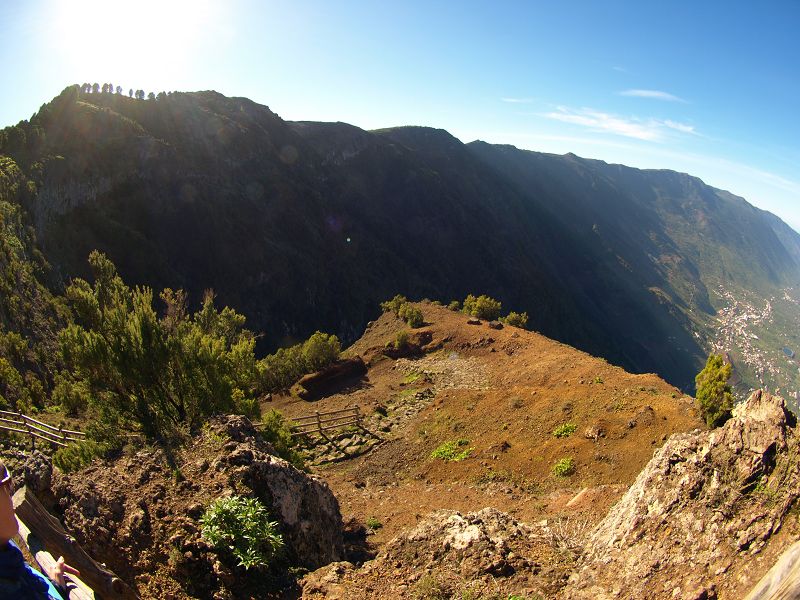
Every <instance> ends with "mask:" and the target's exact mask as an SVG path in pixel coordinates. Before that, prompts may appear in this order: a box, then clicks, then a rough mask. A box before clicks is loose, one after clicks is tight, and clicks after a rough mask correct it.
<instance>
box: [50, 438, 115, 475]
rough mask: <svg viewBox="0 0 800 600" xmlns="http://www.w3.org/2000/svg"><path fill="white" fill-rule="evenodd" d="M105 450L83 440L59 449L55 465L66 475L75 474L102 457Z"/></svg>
mask: <svg viewBox="0 0 800 600" xmlns="http://www.w3.org/2000/svg"><path fill="white" fill-rule="evenodd" d="M104 452H105V448H104V446H103V445H102V444H98V443H97V442H95V441H93V440H83V441H80V442H75V443H72V444H69V445H68V446H65V447H64V448H59V449H58V450H56V451H55V453H54V454H53V464H54V465H55V466H57V467H58V468H59V469H61V471H63V472H64V473H74V472H75V471H80V470H81V469H82V468H83V467H85V466H87V465H88V464H89V463H91V462H92V461H93V460H94V459H95V458H98V457H100V456H102V455H103V454H104Z"/></svg>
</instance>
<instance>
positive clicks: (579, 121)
mask: <svg viewBox="0 0 800 600" xmlns="http://www.w3.org/2000/svg"><path fill="white" fill-rule="evenodd" d="M542 116H544V117H547V118H548V119H553V120H555V121H561V122H563V123H571V124H573V125H581V126H583V127H586V128H588V129H589V130H590V131H594V132H597V133H610V134H613V135H619V136H623V137H628V138H633V139H637V140H644V141H647V142H661V141H664V140H665V139H666V138H667V137H668V134H669V133H670V131H674V132H678V133H685V134H694V135H697V132H696V131H695V129H694V126H693V125H686V124H684V123H678V122H676V121H670V120H667V121H662V120H659V119H640V118H638V117H631V118H626V117H620V116H618V115H612V114H609V113H605V112H601V111H598V110H593V109H590V108H581V109H573V108H567V107H564V106H559V107H558V108H557V109H556V110H555V111H551V112H549V113H545V114H544V115H542Z"/></svg>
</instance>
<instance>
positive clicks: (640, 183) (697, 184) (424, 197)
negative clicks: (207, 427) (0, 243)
mask: <svg viewBox="0 0 800 600" xmlns="http://www.w3.org/2000/svg"><path fill="white" fill-rule="evenodd" d="M3 132H4V133H3V135H0V153H2V154H7V155H9V156H11V157H12V158H13V159H14V160H15V161H16V162H17V163H18V165H20V168H21V169H22V170H23V171H24V172H25V175H26V178H27V179H28V180H30V181H32V182H33V183H34V186H35V188H36V191H35V193H33V194H32V195H31V197H29V198H25V199H23V198H21V197H17V198H16V202H17V203H19V204H20V205H21V206H24V208H25V210H26V211H27V212H28V213H29V215H30V220H31V221H32V222H33V223H34V225H35V228H36V232H37V236H38V239H39V242H40V246H41V248H42V250H43V252H44V254H45V256H46V257H47V258H48V260H49V261H50V263H51V264H52V265H53V273H54V276H53V278H52V281H51V283H52V285H54V286H56V287H58V286H59V285H62V284H63V282H64V281H66V280H67V279H69V278H70V277H73V276H76V275H77V276H85V275H86V269H87V267H86V256H87V255H88V252H89V251H90V250H92V249H94V248H99V249H101V250H103V251H104V252H106V253H107V254H108V255H109V256H110V257H111V258H112V260H114V262H115V263H116V264H117V265H118V267H119V269H120V272H121V273H123V274H124V275H125V278H126V280H129V281H131V282H132V283H140V284H147V285H150V286H152V287H154V288H157V289H158V288H161V287H184V288H186V289H187V290H188V291H189V292H190V298H194V299H195V301H197V300H199V298H200V296H201V293H202V290H203V289H206V288H214V289H215V290H216V291H217V293H218V294H219V296H220V299H221V301H222V302H223V303H225V304H229V305H232V306H234V307H236V308H237V309H239V310H241V311H243V312H244V313H245V314H247V315H248V317H249V318H250V319H251V324H252V327H253V328H254V329H256V330H258V331H263V332H265V334H266V337H265V338H264V339H263V340H262V345H263V347H264V348H265V349H269V348H274V347H275V346H276V345H278V344H283V343H287V342H289V341H293V340H296V339H299V338H302V337H304V336H306V335H308V333H310V332H311V331H313V330H315V329H328V330H333V331H334V332H336V333H337V334H339V335H340V336H342V337H343V338H344V339H345V340H346V341H351V340H353V339H355V337H357V336H358V334H359V333H360V331H361V330H362V328H363V325H364V324H365V323H366V322H367V321H368V320H371V319H372V318H374V316H375V314H376V311H377V309H376V307H377V303H378V301H380V300H382V299H386V298H388V297H391V296H393V295H394V294H395V293H397V292H401V293H405V294H406V295H409V296H412V297H424V296H427V297H433V298H441V299H443V300H444V299H448V298H453V297H456V298H461V297H464V296H465V295H466V294H467V293H471V292H476V293H488V294H490V295H493V296H495V297H498V298H499V299H501V300H502V301H503V302H504V306H505V307H507V308H509V309H513V310H520V311H521V310H527V311H528V313H529V314H530V315H531V325H532V326H533V327H534V328H535V329H537V330H539V331H542V333H544V334H546V335H548V336H550V337H553V338H556V339H559V340H561V341H565V342H567V343H571V344H573V345H576V346H577V347H579V348H581V349H584V350H586V351H589V352H590V353H592V354H596V355H601V356H604V357H606V358H607V359H608V360H611V361H613V362H617V363H619V364H621V365H623V366H625V367H626V368H630V369H632V370H634V371H638V372H646V371H655V372H658V373H660V374H662V375H663V376H665V377H666V378H667V379H668V380H669V381H671V382H673V383H675V384H678V385H679V386H680V387H682V388H684V389H688V388H690V387H691V385H692V378H693V374H694V372H696V370H697V368H698V366H699V365H700V361H701V360H702V358H703V355H704V354H705V353H706V351H707V349H708V347H709V340H710V338H711V337H712V336H713V332H714V330H715V325H714V320H715V319H716V317H715V312H716V310H718V309H719V307H720V305H721V304H720V302H721V301H720V299H719V297H718V293H717V292H716V291H715V290H716V286H717V285H718V284H719V283H720V282H722V283H724V284H725V285H728V286H732V287H734V288H737V289H738V288H741V289H755V290H759V293H760V294H761V295H763V296H765V297H766V296H767V295H768V294H770V293H773V292H774V293H775V294H777V293H778V292H779V290H780V289H782V288H784V287H791V286H793V285H795V284H796V283H797V282H798V281H800V268H798V264H800V236H798V235H797V234H796V232H794V231H793V230H791V228H789V227H788V225H786V224H785V223H783V222H782V221H780V220H779V219H778V217H775V216H774V215H769V213H766V212H765V211H761V210H760V209H756V208H755V207H752V206H750V205H749V204H747V203H746V201H745V200H743V199H738V200H734V198H738V197H735V196H733V195H732V194H730V195H729V194H728V193H727V192H723V191H721V190H716V189H715V188H711V187H709V186H705V184H703V183H702V181H700V180H699V179H697V178H694V177H692V176H689V175H685V174H680V173H677V172H671V171H669V170H646V171H642V170H637V169H632V168H630V167H624V166H621V165H609V164H608V163H604V162H603V161H596V160H593V159H582V158H579V157H576V156H575V155H569V154H568V155H564V156H557V155H551V154H544V153H535V152H533V151H527V150H519V149H515V148H513V147H512V146H508V145H504V146H492V145H488V144H485V143H484V142H471V143H469V144H463V143H462V142H460V141H459V140H458V139H457V138H455V137H453V136H452V135H451V134H449V133H447V132H445V131H444V130H438V129H435V128H427V127H419V126H403V127H392V128H386V129H380V130H375V131H365V130H362V129H359V128H357V127H354V126H352V125H347V124H343V123H315V122H288V121H284V120H283V119H281V118H280V117H279V116H278V115H277V114H275V113H274V112H272V111H271V110H270V109H269V108H268V107H266V106H263V105H260V104H257V103H255V102H253V101H251V100H248V99H246V98H227V97H225V96H223V95H222V94H219V93H217V92H214V91H206V92H188V93H173V94H170V95H165V96H164V97H162V98H160V99H158V100H152V101H142V100H134V99H130V98H127V97H124V96H118V95H112V94H81V93H79V91H78V90H77V89H76V88H67V89H66V90H65V91H64V92H63V93H62V94H61V95H60V96H59V97H58V98H56V99H55V100H54V101H53V102H51V103H49V104H47V105H45V106H43V107H42V109H41V110H40V111H39V112H38V113H37V114H36V115H35V116H34V118H33V119H32V120H31V122H30V123H27V124H21V125H19V126H17V127H12V128H6V129H5V130H3ZM19 132H22V133H23V134H24V135H23V136H22V137H24V140H22V141H20V133H19ZM33 132H38V133H36V134H35V135H34V134H33ZM37 165H38V166H37ZM654 186H655V187H654ZM739 200H741V201H742V202H745V204H744V205H742V204H741V203H740V202H739ZM748 207H749V208H748ZM767 215H769V216H767Z"/></svg>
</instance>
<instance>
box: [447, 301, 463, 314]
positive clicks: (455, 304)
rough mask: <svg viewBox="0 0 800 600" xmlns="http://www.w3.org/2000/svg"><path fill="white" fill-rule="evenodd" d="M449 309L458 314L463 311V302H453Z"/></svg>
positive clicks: (448, 306)
mask: <svg viewBox="0 0 800 600" xmlns="http://www.w3.org/2000/svg"><path fill="white" fill-rule="evenodd" d="M447 308H449V309H450V310H452V311H453V312H458V311H460V310H461V302H459V301H458V300H453V301H452V302H451V303H450V304H448V305H447Z"/></svg>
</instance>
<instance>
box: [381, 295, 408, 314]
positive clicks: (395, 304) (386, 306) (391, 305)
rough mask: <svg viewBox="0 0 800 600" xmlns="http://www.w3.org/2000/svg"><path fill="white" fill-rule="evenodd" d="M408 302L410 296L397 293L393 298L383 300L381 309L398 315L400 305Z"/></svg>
mask: <svg viewBox="0 0 800 600" xmlns="http://www.w3.org/2000/svg"><path fill="white" fill-rule="evenodd" d="M406 302H408V298H406V297H405V296H403V295H401V294H397V295H396V296H395V297H394V298H392V299H391V300H387V301H386V302H381V310H382V311H383V312H393V313H394V314H395V315H396V314H397V313H398V312H399V310H400V307H401V306H402V305H403V304H405V303H406Z"/></svg>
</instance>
